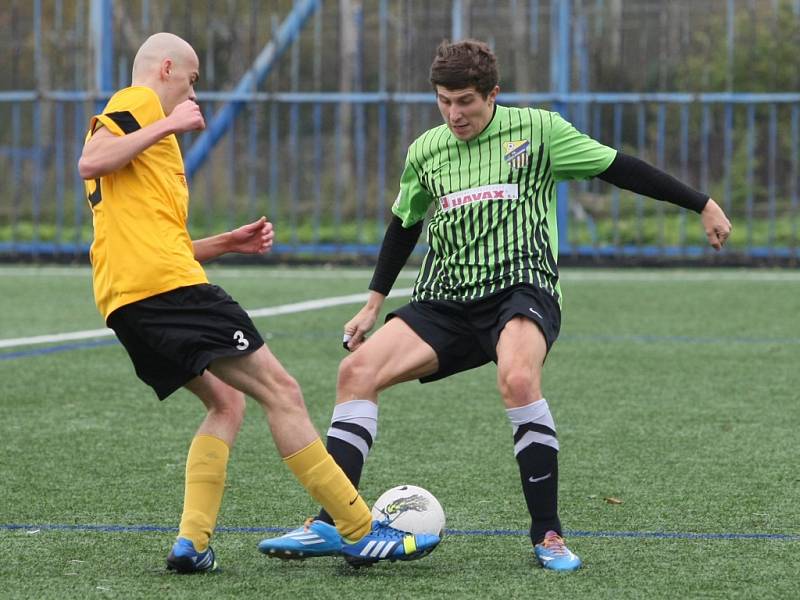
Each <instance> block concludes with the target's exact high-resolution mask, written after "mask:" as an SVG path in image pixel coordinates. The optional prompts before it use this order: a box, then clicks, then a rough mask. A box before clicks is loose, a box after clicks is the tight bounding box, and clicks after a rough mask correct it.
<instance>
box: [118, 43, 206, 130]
mask: <svg viewBox="0 0 800 600" xmlns="http://www.w3.org/2000/svg"><path fill="white" fill-rule="evenodd" d="M199 70H200V61H199V60H198V58H197V53H196V52H195V51H194V49H193V48H192V47H191V45H189V42H187V41H186V40H184V39H182V38H180V37H178V36H177V35H175V34H173V33H166V32H162V33H156V34H153V35H151V36H150V37H149V38H147V39H146V40H145V41H144V44H142V45H141V47H140V48H139V51H138V52H137V53H136V57H135V58H134V59H133V77H132V85H134V86H144V87H149V88H151V89H152V90H154V91H155V92H156V94H158V97H159V98H160V100H161V106H162V107H163V109H164V114H166V115H168V114H170V113H171V112H172V109H173V108H175V106H177V105H178V104H180V103H181V102H183V101H185V100H187V99H189V100H195V93H194V85H195V84H196V83H197V80H198V79H199V77H200V73H199Z"/></svg>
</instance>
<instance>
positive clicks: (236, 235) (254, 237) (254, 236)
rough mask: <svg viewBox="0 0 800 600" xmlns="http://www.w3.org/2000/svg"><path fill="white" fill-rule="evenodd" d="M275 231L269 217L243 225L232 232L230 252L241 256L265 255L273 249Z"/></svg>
mask: <svg viewBox="0 0 800 600" xmlns="http://www.w3.org/2000/svg"><path fill="white" fill-rule="evenodd" d="M274 239H275V230H274V229H273V227H272V223H270V222H269V221H267V217H261V218H260V219H258V220H257V221H253V222H252V223H248V224H247V225H242V226H241V227H239V228H238V229H234V230H233V231H231V237H230V244H231V248H230V250H228V251H229V252H239V253H240V254H264V253H265V252H269V251H270V250H271V249H272V242H273V240H274Z"/></svg>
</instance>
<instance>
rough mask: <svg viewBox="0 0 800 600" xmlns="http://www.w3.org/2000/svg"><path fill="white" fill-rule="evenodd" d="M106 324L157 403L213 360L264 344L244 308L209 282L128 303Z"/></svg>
mask: <svg viewBox="0 0 800 600" xmlns="http://www.w3.org/2000/svg"><path fill="white" fill-rule="evenodd" d="M106 324H107V325H108V326H109V327H110V328H111V329H113V330H114V333H116V334H117V338H119V341H120V342H122V345H123V346H125V349H126V350H127V351H128V355H129V356H130V357H131V360H132V361H133V366H134V368H135V369H136V374H137V375H138V376H139V379H141V380H142V381H144V382H145V383H146V384H147V385H149V386H150V387H152V388H153V389H154V390H155V392H156V394H157V395H158V398H159V399H160V400H163V399H164V398H166V397H167V396H169V395H170V394H171V393H172V392H174V391H175V390H177V389H178V388H181V387H183V386H184V385H185V384H186V383H188V382H189V381H190V380H192V379H194V378H195V377H197V376H198V375H201V374H202V373H203V371H204V370H205V369H206V368H207V367H208V365H209V364H210V363H211V361H213V360H214V359H216V358H221V357H225V356H238V355H243V354H249V353H250V352H254V351H255V350H258V349H259V348H260V347H261V346H263V345H264V340H263V339H262V338H261V335H260V334H259V333H258V331H257V330H256V328H255V325H253V321H251V320H250V317H249V316H248V315H247V313H246V312H245V311H244V309H243V308H242V307H241V306H239V304H238V303H237V302H236V301H235V300H234V299H233V298H231V297H230V296H229V295H228V294H226V293H225V291H224V290H223V289H222V288H220V287H218V286H216V285H210V284H200V285H192V286H188V287H182V288H178V289H176V290H172V291H169V292H165V293H163V294H158V295H157V296H152V297H150V298H145V299H144V300H140V301H138V302H134V303H132V304H128V305H126V306H123V307H121V308H118V309H117V310H115V311H114V312H112V313H111V314H110V315H109V317H108V320H107V321H106Z"/></svg>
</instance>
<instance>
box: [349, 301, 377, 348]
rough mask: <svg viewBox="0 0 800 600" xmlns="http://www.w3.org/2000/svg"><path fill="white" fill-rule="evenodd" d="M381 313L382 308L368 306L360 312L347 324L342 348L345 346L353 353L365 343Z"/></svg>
mask: <svg viewBox="0 0 800 600" xmlns="http://www.w3.org/2000/svg"><path fill="white" fill-rule="evenodd" d="M379 312H380V307H378V308H374V307H372V306H370V305H369V304H366V305H365V306H364V308H362V309H361V310H360V311H358V314H356V316H355V317H353V318H352V319H350V320H349V321H348V322H347V323H345V326H344V335H343V336H342V346H344V349H345V350H348V351H350V352H352V351H353V350H355V349H356V348H358V347H359V346H360V345H361V344H363V343H364V341H365V340H366V335H367V334H368V333H369V332H370V331H371V330H372V328H373V327H374V326H375V321H376V320H377V319H378V313H379Z"/></svg>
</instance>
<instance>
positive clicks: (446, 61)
mask: <svg viewBox="0 0 800 600" xmlns="http://www.w3.org/2000/svg"><path fill="white" fill-rule="evenodd" d="M499 80H500V75H499V74H498V72H497V57H495V55H494V52H492V51H491V49H490V48H489V46H487V45H486V44H485V43H484V42H479V41H478V40H463V41H460V42H455V43H452V44H451V43H450V42H448V41H447V40H445V41H443V42H442V43H441V44H439V47H438V48H437V49H436V58H434V59H433V64H431V85H433V89H434V90H436V86H437V85H440V86H442V87H443V88H446V89H448V90H462V89H464V88H468V87H474V88H475V89H476V90H478V92H480V94H481V95H482V96H483V97H484V98H486V97H487V96H488V95H489V92H491V91H492V90H493V89H494V86H496V85H497V82H498V81H499Z"/></svg>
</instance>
